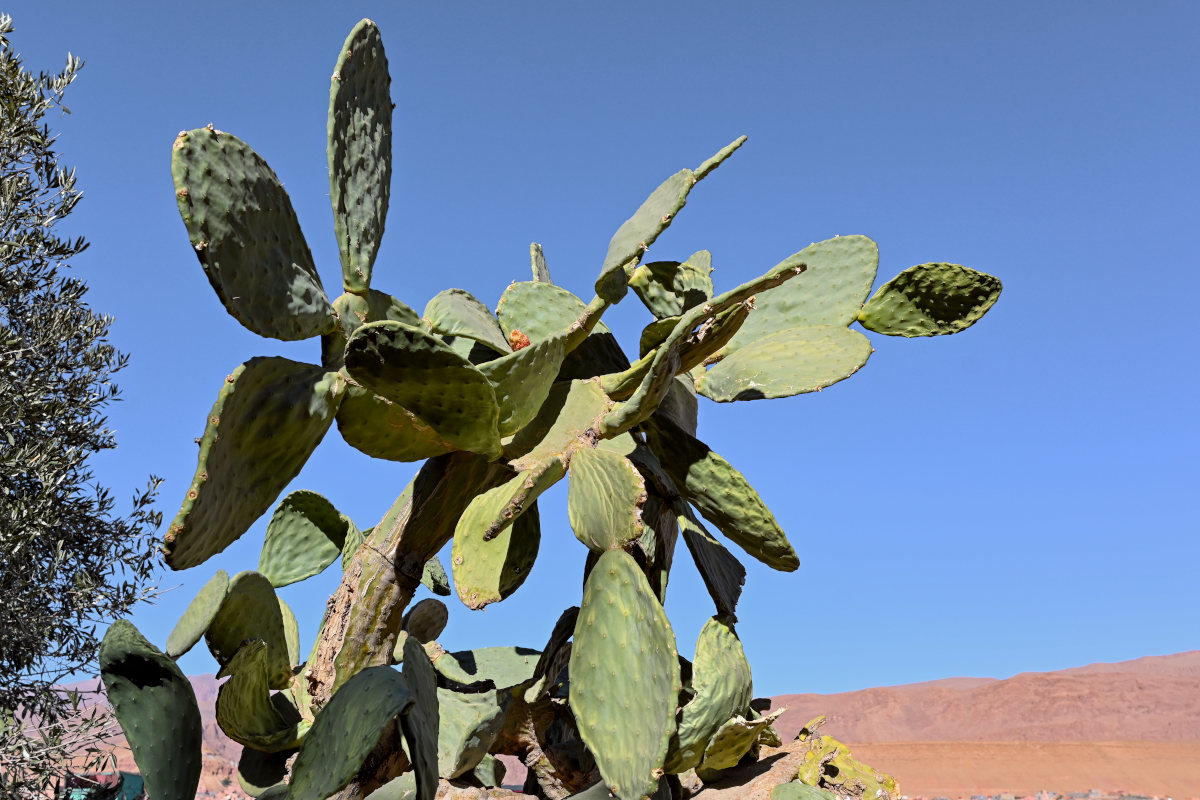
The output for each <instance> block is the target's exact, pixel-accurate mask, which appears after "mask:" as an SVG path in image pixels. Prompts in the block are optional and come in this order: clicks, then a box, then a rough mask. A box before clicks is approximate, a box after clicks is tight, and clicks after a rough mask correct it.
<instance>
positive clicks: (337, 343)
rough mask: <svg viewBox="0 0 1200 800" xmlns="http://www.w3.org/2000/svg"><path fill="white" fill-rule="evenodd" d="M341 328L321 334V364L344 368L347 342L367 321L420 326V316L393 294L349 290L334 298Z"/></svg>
mask: <svg viewBox="0 0 1200 800" xmlns="http://www.w3.org/2000/svg"><path fill="white" fill-rule="evenodd" d="M333 311H334V313H335V314H337V317H338V327H337V329H336V330H334V331H333V332H332V333H327V334H325V335H324V336H322V337H321V365H322V366H323V367H325V369H328V370H336V369H341V368H342V365H343V364H344V363H345V357H346V342H347V341H348V340H349V339H350V337H351V336H353V335H354V332H355V331H356V330H358V329H359V328H360V327H361V326H363V325H366V324H367V323H368V322H383V321H385V320H386V321H391V322H403V323H404V324H405V325H413V326H416V327H418V328H419V327H421V325H422V322H421V315H420V314H418V313H417V312H416V311H413V310H412V309H411V308H409V307H408V306H407V305H405V304H404V303H402V302H400V301H399V300H397V299H396V298H394V297H392V296H391V295H390V294H387V293H385V292H380V291H377V290H375V289H368V290H367V291H366V292H365V293H364V294H354V293H352V292H346V293H345V294H343V295H342V296H341V297H339V298H338V299H336V300H334V301H333Z"/></svg>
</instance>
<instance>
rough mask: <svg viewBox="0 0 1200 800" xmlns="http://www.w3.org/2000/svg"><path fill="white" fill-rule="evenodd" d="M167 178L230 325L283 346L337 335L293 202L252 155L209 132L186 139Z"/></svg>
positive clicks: (235, 140) (238, 144) (242, 144)
mask: <svg viewBox="0 0 1200 800" xmlns="http://www.w3.org/2000/svg"><path fill="white" fill-rule="evenodd" d="M171 175H172V176H173V177H174V179H175V199H176V201H177V202H178V204H179V213H180V215H181V216H182V217H183V224H184V225H185V226H186V227H187V231H188V237H189V238H190V239H191V242H192V248H193V250H194V251H195V253H196V257H197V258H199V259H200V265H201V266H202V267H203V268H204V274H205V275H207V276H208V280H209V283H211V284H212V287H213V289H215V290H216V292H217V296H218V297H219V298H221V302H222V303H223V304H224V305H225V308H226V309H227V310H228V311H229V313H230V314H231V315H232V316H233V317H234V319H236V320H237V321H238V322H240V323H242V324H243V325H245V326H246V327H247V328H249V329H250V330H252V331H254V332H255V333H257V334H258V335H260V336H268V337H271V338H273V339H283V340H285V341H290V340H294V339H307V338H309V337H310V336H317V335H319V334H322V333H329V332H330V331H332V330H333V329H334V328H335V327H336V325H337V320H336V318H335V316H334V314H333V308H332V306H331V305H330V303H329V298H328V297H327V296H326V294H325V290H324V289H323V288H322V287H321V278H320V276H319V275H318V274H317V268H316V265H315V264H313V259H312V253H310V252H309V249H308V244H307V243H306V242H305V241H304V234H303V233H301V232H300V222H299V220H298V219H297V218H296V212H295V211H294V210H292V201H291V200H290V199H289V198H288V195H287V192H285V191H284V189H283V185H282V184H281V183H280V182H279V178H277V177H276V176H275V173H274V172H273V171H272V170H271V168H270V167H269V166H267V162H266V161H264V160H263V159H262V157H261V156H259V155H258V153H256V152H254V151H253V150H252V149H250V146H249V145H247V144H246V143H245V142H243V141H242V140H241V139H239V138H237V137H236V136H233V135H231V134H228V133H224V132H222V131H218V130H214V129H213V128H212V127H211V126H210V127H208V128H197V129H196V130H194V131H184V132H183V133H180V134H179V137H178V138H177V139H175V146H174V148H173V150H172V155H171Z"/></svg>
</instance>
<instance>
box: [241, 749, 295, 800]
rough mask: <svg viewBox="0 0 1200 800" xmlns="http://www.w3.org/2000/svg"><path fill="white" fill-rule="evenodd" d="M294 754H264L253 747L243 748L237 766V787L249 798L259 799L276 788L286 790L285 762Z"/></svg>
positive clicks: (282, 751) (293, 751) (284, 751)
mask: <svg viewBox="0 0 1200 800" xmlns="http://www.w3.org/2000/svg"><path fill="white" fill-rule="evenodd" d="M295 753H296V751H295V750H281V751H280V752H278V753H264V752H263V751H261V750H255V749H254V748H253V747H243V748H242V755H241V758H239V759H238V766H237V773H238V786H240V787H241V789H242V791H243V792H245V793H246V794H248V795H250V796H251V797H260V796H261V795H262V794H263V792H265V791H267V790H268V789H271V788H273V787H276V786H278V787H282V788H284V789H285V790H286V786H285V784H284V780H285V779H286V778H287V774H288V773H287V762H288V759H289V758H291V757H292V756H293V755H295Z"/></svg>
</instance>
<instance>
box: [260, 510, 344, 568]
mask: <svg viewBox="0 0 1200 800" xmlns="http://www.w3.org/2000/svg"><path fill="white" fill-rule="evenodd" d="M353 527H354V523H353V522H351V521H350V518H349V517H347V516H346V515H345V514H342V513H340V512H339V511H338V510H337V509H336V508H334V507H333V503H331V502H329V501H328V500H326V499H325V498H324V497H322V496H321V495H319V494H317V493H316V492H310V491H308V490H307V489H301V490H300V491H296V492H292V493H291V494H289V495H288V496H287V497H285V498H283V500H281V501H279V505H278V506H277V507H276V508H275V513H274V514H272V515H271V522H270V523H269V524H268V525H267V536H266V541H265V542H264V543H263V549H262V553H261V555H260V556H259V559H258V571H259V572H260V573H262V574H263V575H265V576H266V578H267V580H269V581H270V582H271V585H272V586H274V587H276V588H279V587H280V586H288V585H289V584H293V583H296V582H297V581H302V580H304V579H305V578H311V577H312V576H313V575H316V574H317V573H319V572H321V571H322V570H324V569H325V568H326V567H328V566H329V565H330V564H332V563H333V562H334V561H337V559H338V556H340V555H341V554H342V546H343V545H344V544H345V543H346V535H347V533H348V532H349V531H350V529H351V528H353Z"/></svg>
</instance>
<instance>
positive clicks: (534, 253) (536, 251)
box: [529, 242, 554, 283]
mask: <svg viewBox="0 0 1200 800" xmlns="http://www.w3.org/2000/svg"><path fill="white" fill-rule="evenodd" d="M529 266H530V268H531V269H532V270H533V279H534V280H535V281H538V282H539V283H554V281H552V280H550V268H549V267H547V266H546V254H545V253H544V252H542V246H541V245H540V244H538V243H537V242H533V243H532V244H530V245H529Z"/></svg>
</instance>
